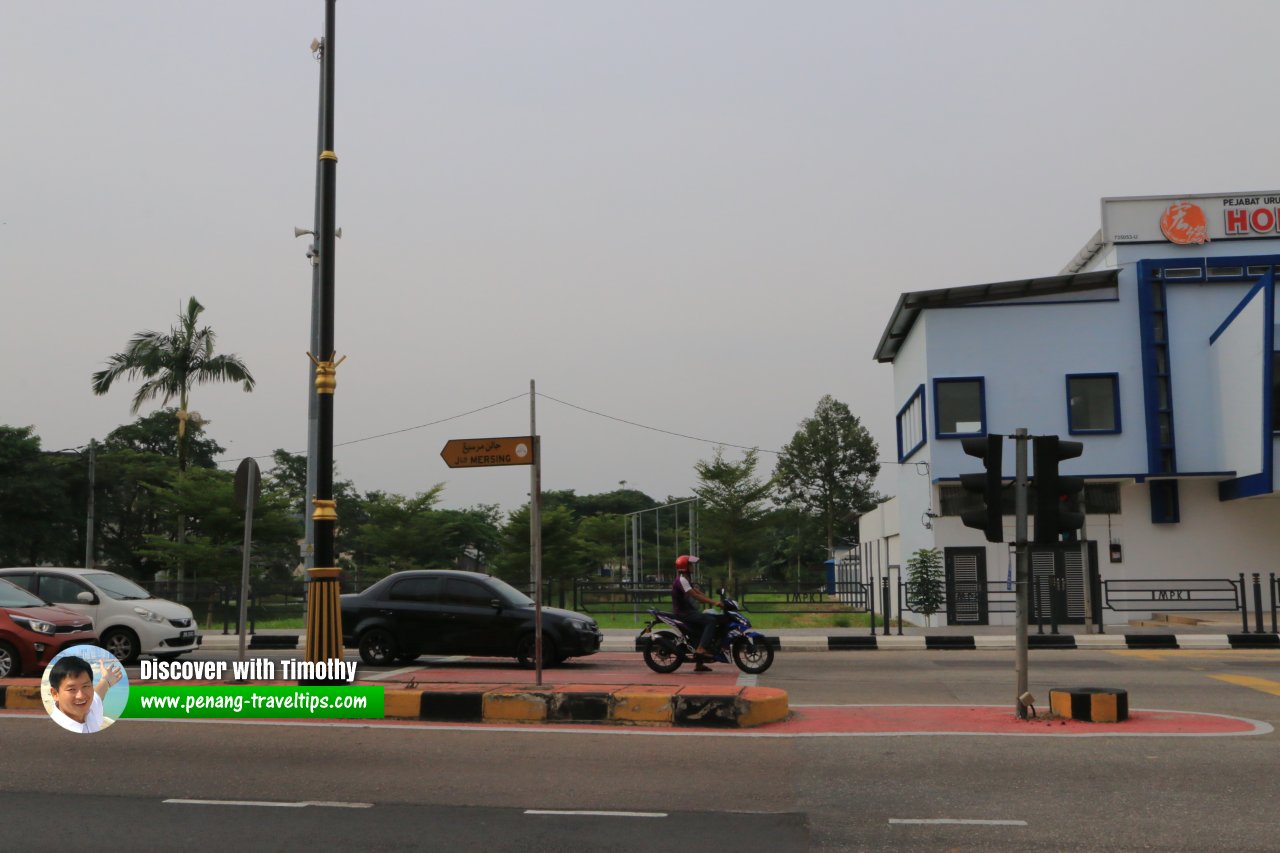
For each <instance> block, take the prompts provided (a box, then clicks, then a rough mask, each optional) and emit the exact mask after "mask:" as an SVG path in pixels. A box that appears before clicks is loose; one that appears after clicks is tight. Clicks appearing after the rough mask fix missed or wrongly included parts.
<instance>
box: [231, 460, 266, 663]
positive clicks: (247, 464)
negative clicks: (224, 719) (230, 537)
mask: <svg viewBox="0 0 1280 853" xmlns="http://www.w3.org/2000/svg"><path fill="white" fill-rule="evenodd" d="M235 487H236V500H237V502H238V503H239V504H240V505H241V506H242V507H244V556H243V559H242V560H241V564H240V608H239V609H240V618H239V626H238V628H239V630H238V633H239V634H240V657H239V660H240V661H242V662H243V661H244V660H245V646H246V644H247V643H248V641H249V635H248V628H247V626H248V624H249V619H248V616H249V554H250V551H251V549H252V546H253V508H254V506H255V505H256V504H257V501H258V492H259V490H260V489H261V487H262V473H261V472H260V471H259V470H258V463H257V461H255V460H254V458H253V457H252V456H250V457H246V458H245V459H244V460H243V461H242V462H241V463H240V467H239V468H238V469H237V470H236V480H235Z"/></svg>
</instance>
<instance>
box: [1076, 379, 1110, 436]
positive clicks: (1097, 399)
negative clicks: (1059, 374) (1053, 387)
mask: <svg viewBox="0 0 1280 853" xmlns="http://www.w3.org/2000/svg"><path fill="white" fill-rule="evenodd" d="M1067 431H1068V432H1069V433H1070V434H1071V435H1114V434H1115V433H1118V432H1120V374H1118V373H1068V374H1067Z"/></svg>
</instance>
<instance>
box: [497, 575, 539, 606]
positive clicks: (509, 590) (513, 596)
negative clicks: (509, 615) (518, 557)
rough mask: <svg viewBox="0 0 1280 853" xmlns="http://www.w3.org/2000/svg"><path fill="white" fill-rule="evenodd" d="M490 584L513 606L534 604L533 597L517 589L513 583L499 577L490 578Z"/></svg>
mask: <svg viewBox="0 0 1280 853" xmlns="http://www.w3.org/2000/svg"><path fill="white" fill-rule="evenodd" d="M489 585H490V586H492V587H493V589H494V591H495V592H497V593H498V595H500V596H502V598H503V600H504V601H505V602H506V603H507V604H510V605H512V606H513V607H525V606H527V605H530V604H533V599H532V598H530V597H529V596H527V595H525V594H524V593H523V592H521V591H520V590H518V589H516V588H515V587H514V586H512V585H511V584H509V583H507V582H506V581H504V580H499V579H498V578H489Z"/></svg>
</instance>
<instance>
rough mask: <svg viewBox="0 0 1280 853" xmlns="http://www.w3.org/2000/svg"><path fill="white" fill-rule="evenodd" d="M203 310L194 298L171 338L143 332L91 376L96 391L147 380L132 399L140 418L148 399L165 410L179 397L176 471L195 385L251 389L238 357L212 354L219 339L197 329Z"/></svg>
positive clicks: (181, 463) (183, 455)
mask: <svg viewBox="0 0 1280 853" xmlns="http://www.w3.org/2000/svg"><path fill="white" fill-rule="evenodd" d="M202 311H204V306H203V305H201V304H200V303H199V302H198V301H197V300H196V298H195V297H194V296H193V297H191V300H190V301H189V302H188V303H187V310H186V312H185V313H180V314H179V315H178V325H176V326H174V327H173V328H171V329H170V330H169V333H168V334H160V333H159V332H139V333H138V334H136V335H134V336H133V340H131V341H129V345H128V346H126V347H125V350H124V352H118V353H116V354H115V355H113V356H111V358H109V359H107V367H106V369H105V370H99V371H98V372H97V373H95V374H93V393H94V394H98V395H102V394H105V393H107V392H108V391H109V390H111V385H112V383H114V382H115V381H116V380H117V379H119V378H121V377H124V378H126V379H133V378H135V377H139V376H140V377H142V378H143V379H145V380H146V381H145V382H143V383H142V385H140V386H139V387H138V390H137V393H135V394H134V395H133V408H132V409H131V410H130V411H131V412H132V413H133V414H135V415H136V414H137V413H138V410H139V409H140V408H142V404H143V403H145V402H147V401H148V400H153V399H156V398H157V397H158V398H159V399H160V405H161V406H166V405H168V404H169V401H170V400H172V399H173V398H174V397H177V398H178V470H179V471H186V470H187V441H186V435H187V417H188V415H187V398H188V396H189V394H190V392H191V388H192V386H195V385H201V384H204V383H206V382H239V383H241V384H242V385H243V386H244V390H245V391H252V390H253V375H252V374H251V373H249V368H248V367H246V366H245V364H244V362H243V361H241V360H240V358H239V356H236V355H214V354H213V345H214V339H215V335H214V332H213V329H211V328H209V327H208V326H205V327H204V328H201V329H197V328H196V320H197V318H199V316H200V313H201V312H202Z"/></svg>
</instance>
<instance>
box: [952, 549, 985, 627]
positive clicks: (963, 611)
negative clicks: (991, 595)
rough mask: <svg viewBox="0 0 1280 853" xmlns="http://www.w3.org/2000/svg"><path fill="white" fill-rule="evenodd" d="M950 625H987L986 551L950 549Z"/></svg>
mask: <svg viewBox="0 0 1280 853" xmlns="http://www.w3.org/2000/svg"><path fill="white" fill-rule="evenodd" d="M943 563H944V566H945V569H946V575H947V624H948V625H986V624H987V549H986V548H947V549H946V551H945V552H944V558H943Z"/></svg>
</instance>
